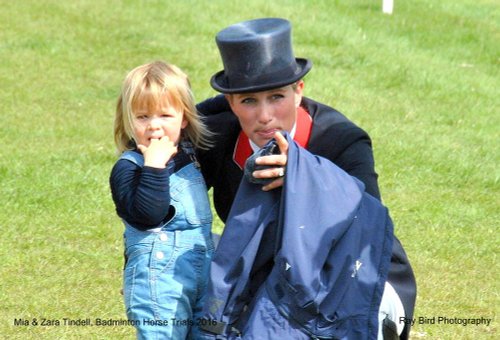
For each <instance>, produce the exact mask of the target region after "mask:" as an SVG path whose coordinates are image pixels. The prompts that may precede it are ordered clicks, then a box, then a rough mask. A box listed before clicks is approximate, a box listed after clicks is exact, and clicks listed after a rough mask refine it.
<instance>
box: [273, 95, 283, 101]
mask: <svg viewBox="0 0 500 340" xmlns="http://www.w3.org/2000/svg"><path fill="white" fill-rule="evenodd" d="M283 97H284V96H283V95H282V94H273V96H272V97H271V98H272V100H278V99H281V98H283Z"/></svg>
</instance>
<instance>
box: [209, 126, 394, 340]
mask: <svg viewBox="0 0 500 340" xmlns="http://www.w3.org/2000/svg"><path fill="white" fill-rule="evenodd" d="M287 139H288V142H289V151H288V164H287V168H286V173H285V181H284V185H283V188H282V189H281V190H272V191H270V192H264V191H262V189H261V187H262V186H261V185H258V184H251V183H249V182H248V181H246V180H242V182H241V184H240V187H239V190H238V193H237V196H236V199H235V201H234V204H233V207H232V209H231V212H230V215H229V218H228V220H227V224H226V227H225V230H224V233H223V235H222V238H221V240H220V243H219V246H218V248H217V251H216V253H215V256H214V259H213V261H212V265H211V273H210V280H209V286H208V296H207V300H206V304H205V312H204V316H205V319H204V320H201V321H200V323H201V325H202V326H203V328H205V329H206V330H207V332H206V333H205V334H206V339H215V338H217V339H240V338H242V339H311V338H319V339H375V338H376V337H377V331H378V310H379V305H380V301H381V297H382V293H383V290H384V284H385V281H386V279H387V275H388V270H389V265H390V258H391V249H392V243H393V225H392V222H391V219H390V217H389V215H388V211H387V209H386V208H385V207H384V206H383V205H382V204H381V203H380V201H379V200H377V199H375V198H373V197H372V196H370V195H368V194H366V193H365V191H364V185H363V184H362V183H361V182H360V181H358V180H357V179H355V178H354V177H352V176H350V175H348V174H347V173H345V172H344V171H343V170H341V169H340V168H339V167H337V166H336V165H334V164H333V163H331V162H330V161H328V160H326V159H324V158H322V157H319V156H314V155H312V154H311V153H309V152H308V151H307V150H305V149H303V148H301V147H299V146H298V145H297V144H296V143H295V142H294V141H293V140H291V138H290V137H289V136H288V135H287ZM216 334H218V335H216Z"/></svg>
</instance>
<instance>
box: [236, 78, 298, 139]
mask: <svg viewBox="0 0 500 340" xmlns="http://www.w3.org/2000/svg"><path fill="white" fill-rule="evenodd" d="M303 88H304V82H303V81H302V80H300V81H298V82H297V83H296V84H295V85H294V86H292V85H287V86H285V87H280V88H277V89H272V90H267V91H262V92H254V93H241V94H228V95H226V98H227V100H228V101H229V104H230V106H231V109H232V110H233V112H234V113H235V115H236V116H237V117H238V120H239V122H240V125H241V128H242V130H243V132H245V134H246V135H247V136H248V138H250V140H251V141H252V142H254V143H255V144H257V145H258V146H259V147H263V146H264V145H265V144H266V143H267V142H268V141H269V140H270V139H272V138H273V136H274V133H275V132H276V131H287V132H290V131H291V130H292V128H293V126H294V124H295V120H296V119H297V108H298V106H299V105H300V101H301V99H302V91H303Z"/></svg>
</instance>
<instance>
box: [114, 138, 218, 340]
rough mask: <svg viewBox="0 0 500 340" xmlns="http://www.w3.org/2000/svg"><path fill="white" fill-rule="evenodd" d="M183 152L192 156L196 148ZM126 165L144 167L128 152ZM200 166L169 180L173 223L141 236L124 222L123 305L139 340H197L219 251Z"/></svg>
mask: <svg viewBox="0 0 500 340" xmlns="http://www.w3.org/2000/svg"><path fill="white" fill-rule="evenodd" d="M184 151H185V152H187V153H188V154H193V151H192V149H191V148H185V149H184ZM121 159H127V160H129V161H131V162H133V163H135V164H137V165H138V166H140V167H143V165H144V158H143V156H142V155H139V154H137V153H135V152H130V151H126V152H124V153H123V155H122V156H121ZM195 164H196V163H189V164H188V165H186V166H184V167H183V168H182V169H180V170H178V171H177V172H175V173H173V174H172V175H170V197H171V201H170V204H171V205H172V206H173V207H174V208H175V214H174V217H172V218H171V219H170V220H169V221H168V222H166V223H164V224H162V225H159V226H158V227H157V228H153V229H148V230H147V231H141V230H139V229H136V228H134V227H133V226H131V225H130V224H128V223H127V221H124V223H125V233H124V243H125V255H126V258H127V262H126V265H125V270H124V273H123V282H124V299H125V307H126V312H127V317H128V319H129V320H131V321H133V323H134V325H135V326H136V328H137V338H138V339H148V340H149V339H196V338H198V336H197V334H198V327H197V326H198V324H197V320H198V318H199V316H200V314H201V312H202V308H203V303H204V296H205V291H206V285H207V279H208V275H209V266H210V260H211V258H212V254H213V251H214V246H213V243H212V239H211V235H210V229H211V224H212V212H211V210H210V204H209V200H208V195H207V188H206V186H205V182H204V180H203V177H202V175H201V173H200V171H199V169H198V168H197V167H196V165H195ZM167 166H168V167H170V168H172V167H173V166H174V164H173V162H169V164H168V165H167Z"/></svg>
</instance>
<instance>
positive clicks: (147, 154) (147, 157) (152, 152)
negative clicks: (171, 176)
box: [137, 136, 177, 169]
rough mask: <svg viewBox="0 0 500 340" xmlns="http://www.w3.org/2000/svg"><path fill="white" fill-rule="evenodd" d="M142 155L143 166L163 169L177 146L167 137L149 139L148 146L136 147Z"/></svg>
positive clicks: (175, 151)
mask: <svg viewBox="0 0 500 340" xmlns="http://www.w3.org/2000/svg"><path fill="white" fill-rule="evenodd" d="M137 147H138V148H139V150H140V151H141V152H142V154H143V155H144V166H149V167H152V168H159V169H163V168H165V167H166V166H167V162H168V161H169V160H170V158H172V157H173V156H174V155H175V154H176V153H177V146H175V145H174V142H172V141H171V140H170V138H168V137H167V136H163V137H161V138H159V139H158V138H153V139H151V143H150V144H149V146H147V147H146V146H144V145H142V144H139V145H138V146H137Z"/></svg>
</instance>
